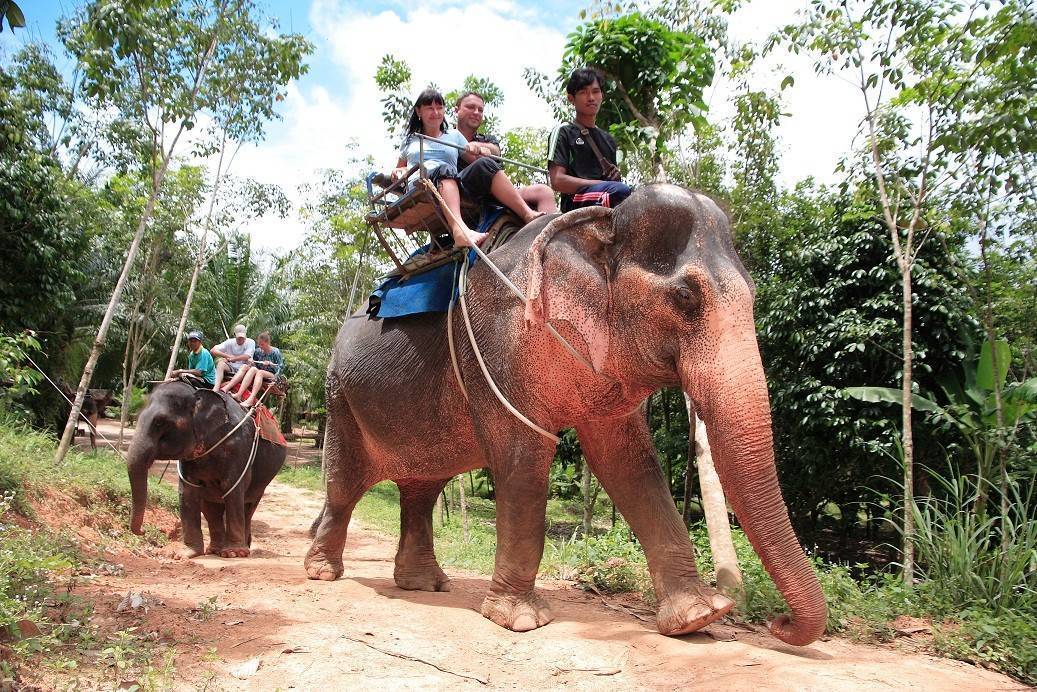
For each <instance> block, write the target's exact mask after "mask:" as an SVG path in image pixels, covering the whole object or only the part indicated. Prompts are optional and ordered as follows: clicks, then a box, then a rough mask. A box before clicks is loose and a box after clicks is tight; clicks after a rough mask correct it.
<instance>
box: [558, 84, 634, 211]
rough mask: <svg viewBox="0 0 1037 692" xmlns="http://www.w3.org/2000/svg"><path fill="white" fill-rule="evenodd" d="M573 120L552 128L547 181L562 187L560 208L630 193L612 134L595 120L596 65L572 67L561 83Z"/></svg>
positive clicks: (612, 202) (614, 200)
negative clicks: (617, 162)
mask: <svg viewBox="0 0 1037 692" xmlns="http://www.w3.org/2000/svg"><path fill="white" fill-rule="evenodd" d="M565 91H566V96H567V98H568V99H569V103H571V104H572V105H573V108H575V109H576V120H574V121H573V122H571V123H568V124H566V125H559V126H558V127H556V128H555V129H554V132H552V133H551V141H550V143H549V144H548V152H547V168H548V172H549V174H550V176H551V187H553V188H554V189H555V190H557V191H558V192H560V193H562V211H571V210H572V209H579V208H580V207H597V206H600V207H609V208H614V207H615V206H616V205H617V204H619V203H620V202H622V201H623V200H625V199H626V198H627V197H629V196H630V192H631V188H630V186H629V185H627V184H626V183H624V182H623V181H622V179H621V177H620V173H619V168H618V167H617V166H616V148H617V147H616V140H615V139H613V138H612V135H610V134H609V133H608V132H605V131H604V130H602V129H601V128H598V127H596V126H595V124H594V123H595V120H596V119H597V117H598V110H599V109H600V108H601V101H602V96H603V94H602V78H601V75H600V74H598V72H597V71H595V70H592V69H588V68H582V69H579V70H575V71H573V73H572V75H570V77H569V81H568V83H567V84H566V85H565Z"/></svg>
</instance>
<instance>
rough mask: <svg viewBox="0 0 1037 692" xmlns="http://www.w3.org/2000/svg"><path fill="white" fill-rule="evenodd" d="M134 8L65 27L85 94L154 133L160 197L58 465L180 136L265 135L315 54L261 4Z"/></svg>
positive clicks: (136, 4) (133, 246)
mask: <svg viewBox="0 0 1037 692" xmlns="http://www.w3.org/2000/svg"><path fill="white" fill-rule="evenodd" d="M129 9H131V10H132V11H128V12H127V11H122V8H121V6H116V5H112V4H110V3H107V2H103V1H101V0H97V1H95V2H91V3H89V4H87V5H86V6H85V7H83V8H82V9H81V10H79V11H78V12H77V13H76V14H75V15H74V16H73V17H72V18H71V19H69V20H68V21H66V22H64V23H63V25H62V27H61V29H60V33H61V38H62V41H63V42H64V45H65V47H66V49H67V50H68V52H69V53H70V54H71V55H73V56H74V57H75V58H76V60H77V61H78V62H79V64H81V65H82V66H83V80H84V88H85V89H86V92H87V93H88V94H89V95H91V96H92V97H94V98H96V99H97V102H98V104H99V105H100V106H102V107H105V108H110V109H114V110H117V111H119V112H121V113H125V114H127V116H128V117H130V116H132V117H136V118H137V119H138V122H139V123H140V124H141V125H142V126H143V127H144V128H145V129H146V131H147V132H149V134H150V137H149V139H148V141H147V148H146V150H145V151H142V152H139V153H140V160H141V161H143V162H144V163H145V169H146V170H147V171H148V173H149V175H150V179H151V192H150V194H149V197H148V202H147V205H146V206H145V208H144V211H143V213H142V214H141V216H140V219H139V221H138V223H137V229H136V232H135V233H134V236H133V240H132V241H131V242H130V246H129V251H128V252H127V254H126V260H125V262H124V264H123V271H122V273H121V274H120V276H119V279H118V281H117V282H116V284H115V289H114V290H113V291H112V295H111V299H110V300H109V303H108V307H107V309H106V311H105V314H104V317H103V319H102V320H101V325H100V327H99V329H98V332H97V336H96V338H95V340H94V344H93V347H92V349H91V352H90V356H89V358H88V359H87V362H86V365H85V367H84V368H83V376H82V378H81V380H80V382H79V388H78V391H77V393H76V400H75V402H74V404H73V407H72V411H71V414H70V416H69V419H68V422H67V424H66V425H65V431H64V434H63V435H62V438H61V442H60V444H59V445H58V449H57V452H56V454H55V461H57V462H60V461H61V460H62V459H63V458H64V456H65V453H66V452H67V450H68V447H69V444H70V443H71V440H72V435H73V433H74V432H75V426H76V421H77V420H78V417H79V410H80V407H81V406H82V403H83V398H84V397H85V395H86V389H87V387H88V386H89V384H90V380H91V377H92V375H93V370H94V367H95V366H96V364H97V361H98V358H99V357H100V355H101V352H102V350H103V349H104V345H105V341H106V339H107V336H108V330H109V328H110V326H111V323H112V319H113V317H114V316H115V311H116V307H117V306H118V305H119V302H120V300H121V299H122V293H123V290H124V288H125V285H126V281H127V277H128V275H129V272H130V269H131V267H132V266H133V265H134V262H135V260H136V257H137V253H138V251H139V249H140V245H141V241H142V239H143V237H144V233H145V230H146V229H147V227H148V222H149V220H150V218H151V215H152V213H153V212H154V209H155V205H156V204H157V202H158V198H159V194H160V191H161V189H162V183H163V180H164V178H165V175H166V171H167V169H168V167H169V163H170V161H171V159H172V156H173V154H174V152H175V151H176V150H177V145H178V143H179V142H180V140H181V137H182V136H183V135H184V133H185V132H187V131H188V130H191V129H193V128H194V126H195V123H196V122H197V121H198V118H199V116H200V115H202V114H207V115H210V116H214V120H216V121H217V122H220V123H229V124H230V126H232V127H233V128H234V131H233V132H232V135H239V136H242V137H244V136H247V133H251V132H261V131H262V127H263V123H264V122H265V121H267V120H269V119H270V118H271V117H273V116H274V110H273V108H274V103H275V101H277V100H280V99H281V98H283V88H284V85H285V84H286V83H287V82H288V80H290V79H293V78H296V77H298V76H299V75H300V74H301V73H302V72H303V69H304V68H303V64H302V59H303V57H304V56H305V55H306V53H308V52H309V50H310V46H309V44H308V43H307V42H306V40H305V39H303V38H302V37H301V36H297V35H287V36H281V35H274V36H271V35H270V34H269V33H268V32H267V30H266V27H265V26H264V23H265V22H264V20H263V17H262V16H261V15H260V13H259V12H258V10H257V9H256V5H255V4H254V3H253V2H252V0H220V1H219V2H217V3H216V4H215V5H211V4H210V3H207V2H201V0H181V1H176V0H163V1H162V2H144V0H133V1H132V2H130V3H129ZM233 85H247V87H245V88H242V89H238V88H236V87H234V86H233ZM231 113H233V114H240V117H239V116H238V115H235V116H231V115H228V114H231Z"/></svg>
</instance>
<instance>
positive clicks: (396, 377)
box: [305, 185, 825, 644]
mask: <svg viewBox="0 0 1037 692" xmlns="http://www.w3.org/2000/svg"><path fill="white" fill-rule="evenodd" d="M491 258H492V259H493V261H494V262H495V263H496V264H497V265H498V266H499V267H500V268H501V270H502V271H504V272H505V274H507V275H509V276H510V278H511V279H512V280H513V281H514V282H515V283H516V284H517V285H519V286H526V287H527V290H528V296H529V298H530V299H529V301H528V302H527V304H525V305H523V304H521V303H520V302H519V301H517V300H516V299H515V298H514V296H513V295H512V294H511V293H510V292H509V291H508V290H507V289H506V288H505V287H503V286H502V285H501V283H500V282H499V281H498V280H497V279H496V278H495V277H494V276H493V275H492V274H491V273H490V272H489V270H488V269H487V268H486V267H485V266H484V265H482V264H479V265H476V266H475V267H474V268H473V269H472V271H471V277H470V279H471V285H470V289H469V292H468V303H469V310H470V316H471V321H472V324H473V328H474V332H475V338H476V341H477V343H478V344H479V345H480V350H481V351H482V354H483V357H484V358H485V360H486V365H487V368H488V369H489V370H490V372H491V374H492V375H493V377H494V379H495V381H496V382H497V385H498V386H499V387H500V389H501V390H502V391H503V392H504V395H505V396H506V397H507V398H508V400H509V401H510V402H511V403H512V404H513V405H515V406H516V407H517V408H518V409H519V410H520V411H521V412H522V413H523V414H525V415H526V416H528V417H529V418H530V419H532V420H534V421H536V422H537V424H539V425H541V426H543V427H545V428H546V429H548V430H552V431H555V430H561V429H563V428H566V427H575V428H576V431H577V435H578V436H579V439H580V442H581V444H582V446H583V450H584V453H585V455H586V457H587V461H588V463H589V464H590V466H591V468H592V470H593V471H594V473H595V475H596V476H597V477H598V478H599V479H600V480H601V482H602V484H603V485H604V487H605V489H606V491H607V492H608V493H609V495H610V497H612V498H613V500H614V501H615V502H616V505H617V507H618V508H619V510H620V511H621V512H622V514H623V516H624V518H625V519H626V520H627V521H628V522H629V524H630V526H631V528H632V529H633V530H634V532H635V533H636V534H637V536H638V538H639V540H640V542H641V545H642V546H643V547H644V550H645V554H646V556H647V558H648V565H649V570H650V571H651V574H652V579H653V584H654V586H655V591H656V595H657V597H658V600H659V610H658V617H657V623H658V628H659V631H660V632H662V633H664V634H681V633H685V632H690V631H694V630H696V629H699V628H701V627H703V626H705V625H707V624H709V623H710V622H712V621H714V620H716V619H717V618H719V617H721V616H723V615H724V613H726V612H728V611H729V610H730V609H731V608H732V607H733V605H734V603H733V602H732V601H731V600H730V599H728V598H727V597H725V596H723V595H721V594H718V593H717V592H716V591H715V590H714V589H712V588H711V587H709V586H708V585H706V584H705V583H703V582H702V580H701V579H700V578H699V576H698V572H697V568H696V565H695V559H694V554H693V548H692V545H691V542H690V540H689V537H688V533H687V531H686V529H685V528H684V525H683V523H682V521H681V518H680V517H679V515H678V514H677V512H676V509H675V507H674V503H673V501H672V497H671V496H670V492H669V488H668V487H667V484H666V481H665V479H664V478H663V477H662V473H661V471H660V467H659V464H658V460H657V457H656V454H655V450H654V447H653V444H652V440H651V436H650V434H649V431H648V429H647V426H646V424H645V422H644V417H643V415H642V413H641V412H640V409H639V407H640V405H641V403H642V402H643V401H644V399H645V397H646V396H648V395H649V394H651V393H652V392H653V391H655V390H657V389H659V388H660V387H666V386H674V385H681V386H682V387H683V388H684V389H685V391H687V392H688V393H689V395H690V396H691V397H692V399H693V400H694V402H695V404H696V406H697V407H698V409H699V412H700V415H701V416H702V418H703V420H704V421H705V423H706V426H707V429H708V432H709V435H710V441H711V443H712V445H713V449H714V454H715V456H716V461H717V469H718V472H719V474H720V477H721V482H722V483H723V484H724V487H725V490H726V491H727V493H728V497H729V498H730V501H731V503H732V506H733V507H734V508H735V511H736V513H737V515H738V517H739V520H740V522H741V524H742V527H743V528H744V529H745V531H746V533H747V535H748V536H749V538H750V540H751V541H752V543H753V546H754V548H755V549H756V550H757V552H758V553H759V554H760V556H761V558H762V560H763V562H764V564H765V566H766V567H767V569H768V571H769V572H770V574H771V575H772V577H773V578H774V579H775V582H776V583H777V585H778V587H779V589H780V590H781V591H782V593H783V595H784V596H785V598H786V599H787V600H788V602H789V605H790V606H791V609H792V612H793V616H792V618H791V619H779V620H777V621H776V622H775V624H774V626H773V627H772V631H773V632H774V633H775V635H776V636H778V637H779V638H781V639H783V640H785V641H787V642H790V643H794V644H806V643H809V642H810V641H813V640H814V639H816V638H817V636H819V635H820V633H821V632H822V631H823V629H824V622H825V605H824V598H823V596H822V595H821V592H820V588H819V586H818V584H817V580H816V577H815V576H814V575H813V573H812V571H811V570H810V566H809V563H808V562H807V561H806V558H805V556H804V555H803V552H802V549H801V548H800V547H799V544H798V542H797V540H796V537H795V535H794V533H793V532H792V527H791V523H790V521H789V517H788V513H787V511H786V509H785V506H784V503H783V502H782V499H781V493H780V490H779V488H778V483H777V474H776V470H775V466H774V452H773V446H772V440H771V432H770V412H769V403H768V398H767V387H766V382H765V380H764V375H763V367H762V364H761V361H760V356H759V351H758V349H757V346H756V339H755V333H754V329H753V316H752V300H753V288H752V283H751V280H750V279H749V278H748V275H746V274H745V272H744V269H743V268H742V267H741V263H740V262H739V260H738V258H737V256H736V255H735V254H734V250H733V248H732V246H731V240H730V234H729V230H728V226H727V221H726V218H725V217H724V216H723V214H722V213H721V212H720V210H719V209H718V208H717V207H716V205H715V204H713V203H712V202H711V201H710V200H708V199H707V198H705V197H702V196H700V195H696V194H694V193H691V192H689V191H686V190H683V189H681V188H677V187H675V186H663V185H651V186H645V187H643V188H640V189H638V190H637V191H635V193H634V194H633V195H631V197H630V198H629V199H628V200H627V201H626V202H624V204H623V205H622V206H621V207H619V208H618V209H617V210H615V211H611V210H605V209H585V210H578V211H576V212H571V213H569V214H566V215H564V216H561V217H556V218H554V219H550V220H549V219H543V220H541V221H535V222H533V223H532V224H530V225H529V226H527V227H526V228H525V229H523V230H522V231H520V232H519V233H518V234H517V235H516V236H515V237H514V238H513V239H512V240H511V241H509V243H507V244H505V245H504V246H502V247H501V248H499V249H497V250H495V251H494V252H493V253H492V254H491ZM545 320H549V321H550V322H551V324H552V325H553V326H554V327H555V328H556V329H557V330H558V332H559V333H561V334H562V335H563V336H564V337H565V338H566V339H567V340H568V341H569V343H571V344H572V345H573V347H574V348H576V349H577V350H578V351H579V352H580V353H581V354H582V355H583V356H584V358H586V359H587V360H589V361H590V362H591V363H592V364H593V367H594V372H591V371H590V370H588V369H587V368H586V367H585V366H584V365H582V364H580V363H579V362H578V361H577V360H576V359H575V358H573V356H572V355H571V354H569V353H568V352H567V351H566V350H565V349H564V348H563V347H562V346H561V345H560V344H559V343H558V342H557V341H556V340H555V339H554V338H553V337H552V336H551V335H550V334H549V333H548V332H547V331H546V329H544V328H543V322H544V321H545ZM447 328H448V327H447V325H446V322H445V319H444V317H443V316H441V315H436V316H426V317H425V318H423V319H417V318H416V319H411V320H408V321H404V320H401V321H391V320H387V321H372V320H367V319H364V318H363V317H362V316H355V317H353V318H351V319H350V320H347V322H346V324H345V325H343V329H342V331H341V332H340V334H339V338H338V341H337V343H336V347H335V350H334V353H333V356H332V362H331V365H330V366H329V370H328V384H327V394H328V396H327V401H328V409H329V427H328V441H327V447H326V457H325V467H326V470H327V474H328V482H327V501H326V503H325V509H324V511H323V512H322V514H321V516H320V517H319V518H318V520H317V521H316V522H315V523H314V529H313V530H314V541H313V544H312V546H311V548H310V551H309V553H308V554H307V556H306V560H305V566H306V570H307V574H308V575H309V576H310V577H311V578H314V579H335V578H337V577H339V576H340V575H341V574H342V550H343V548H344V545H345V538H346V531H347V527H348V523H349V517H350V515H351V513H352V509H353V507H354V506H355V504H356V502H357V501H358V500H359V498H360V497H361V496H362V495H363V493H364V491H365V490H366V489H367V488H369V487H370V486H371V485H373V484H374V483H377V482H378V481H380V480H383V479H392V480H394V481H396V482H397V484H398V485H399V486H400V490H401V539H400V547H399V550H398V552H397V555H396V576H397V584H398V585H400V586H401V587H402V588H412V589H423V590H429V591H439V590H445V589H446V588H449V580H448V579H447V577H446V575H445V574H444V573H443V572H442V570H441V569H440V568H439V565H438V564H437V563H436V560H435V553H434V550H433V545H432V533H431V512H432V507H433V505H434V503H435V498H436V496H437V494H438V493H439V491H440V490H441V489H442V487H443V485H444V483H445V482H446V480H447V479H449V478H450V477H452V476H454V475H456V474H458V473H461V472H464V471H467V470H469V469H473V468H481V467H489V468H490V469H491V470H492V472H493V476H494V481H495V485H496V490H497V533H498V542H497V555H496V564H495V570H494V576H493V581H492V583H491V587H490V592H489V594H488V595H487V597H486V600H485V601H484V602H483V606H482V612H483V614H484V615H485V616H486V617H487V618H489V619H491V620H493V621H494V622H496V623H498V624H500V625H501V626H503V627H507V628H509V629H512V630H515V631H525V630H529V629H533V628H536V627H539V626H541V625H544V624H546V623H547V622H549V621H550V619H551V612H550V607H549V605H548V604H547V603H546V602H545V601H544V600H543V599H542V598H540V596H539V595H537V593H536V591H535V590H534V582H535V578H536V573H537V568H538V564H539V561H540V558H541V555H542V552H543V547H544V533H543V525H544V513H545V508H546V502H547V472H548V469H549V466H550V462H551V458H552V456H553V453H554V445H553V444H552V443H551V442H550V441H548V440H546V439H545V438H543V437H541V436H540V435H538V434H537V433H535V432H533V431H532V430H530V429H529V428H527V427H525V426H524V425H522V424H521V423H520V422H518V421H517V419H516V418H514V417H513V416H511V415H509V414H508V413H507V412H505V411H504V409H503V407H502V406H501V405H500V403H499V402H498V401H497V399H496V398H495V397H494V395H493V394H492V393H491V392H490V391H489V388H488V387H487V385H486V384H485V382H484V380H483V376H482V374H481V372H480V370H479V367H478V365H477V363H476V360H475V357H474V352H473V350H472V348H471V346H470V345H469V342H468V337H467V333H466V331H465V327H464V326H463V323H462V322H461V318H460V315H458V314H456V313H455V316H454V321H453V323H452V324H451V325H450V326H449V328H450V329H451V330H452V332H453V336H454V341H455V344H457V348H458V359H459V365H460V369H461V372H462V376H463V378H464V382H465V386H466V388H467V390H468V399H467V400H466V399H465V398H464V396H463V395H462V393H461V390H460V388H459V387H458V385H457V383H456V381H455V379H454V376H453V373H452V371H451V368H450V361H449V355H448V351H447V348H446V335H445V332H446V329H447Z"/></svg>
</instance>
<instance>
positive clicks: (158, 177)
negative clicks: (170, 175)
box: [54, 149, 172, 464]
mask: <svg viewBox="0 0 1037 692" xmlns="http://www.w3.org/2000/svg"><path fill="white" fill-rule="evenodd" d="M171 155H172V149H170V151H169V152H167V153H166V154H165V155H164V156H163V157H162V165H161V166H160V167H159V169H158V172H156V174H155V176H154V177H153V178H152V184H151V194H150V195H149V197H148V203H147V206H145V208H144V214H142V215H141V218H140V222H139V223H138V224H137V231H136V232H135V233H134V234H133V241H132V242H131V243H130V249H129V252H127V253H126V261H125V262H124V263H123V266H122V273H121V274H119V280H118V281H117V282H116V283H115V289H114V290H113V291H112V297H111V299H110V300H109V301H108V308H107V309H106V310H105V312H104V318H103V319H102V320H101V326H100V328H99V329H98V330H97V336H96V337H95V338H94V345H93V348H91V349H90V357H89V358H88V359H87V361H86V367H84V368H83V376H82V377H81V378H80V380H79V389H78V390H76V400H75V402H74V403H73V404H72V411H71V412H70V413H69V416H68V421H67V422H66V423H65V432H64V433H63V434H62V435H61V442H60V443H59V444H58V449H57V451H56V452H55V454H54V463H55V464H60V463H61V462H62V461H63V460H64V459H65V455H66V454H67V453H68V448H69V447H70V446H71V444H72V437H73V435H75V432H76V425H77V423H78V422H79V412H80V411H81V410H82V409H83V399H85V398H86V390H87V389H88V388H89V387H90V380H91V379H92V378H93V376H94V368H95V367H96V366H97V360H98V359H99V358H100V357H101V351H102V350H103V349H104V344H105V341H106V340H107V339H108V329H109V328H110V327H111V326H112V319H113V318H114V317H115V309H116V308H117V307H118V306H119V301H120V300H121V299H122V292H123V289H125V288H126V279H127V277H128V276H129V274H130V268H131V267H132V266H133V263H134V261H135V260H136V259H137V252H138V251H139V250H140V243H141V240H142V239H143V238H144V231H145V230H147V227H148V221H149V220H150V219H151V215H152V214H153V213H154V211H155V205H156V204H157V203H158V195H159V192H160V191H161V188H162V181H163V179H164V178H165V176H166V169H167V168H168V167H169V160H170V157H171Z"/></svg>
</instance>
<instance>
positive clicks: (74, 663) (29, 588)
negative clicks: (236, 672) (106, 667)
mask: <svg viewBox="0 0 1037 692" xmlns="http://www.w3.org/2000/svg"><path fill="white" fill-rule="evenodd" d="M54 449H55V441H54V439H53V438H52V437H50V436H48V435H45V434H42V433H39V432H36V431H33V430H30V429H28V428H26V427H25V426H23V425H21V424H18V423H16V422H12V421H11V420H9V419H3V420H0V640H3V641H6V642H8V643H9V646H10V651H11V653H12V657H10V658H5V659H3V660H0V688H6V687H5V686H7V687H14V688H15V689H17V687H18V671H19V670H20V669H21V668H22V667H24V666H28V665H33V666H40V665H42V666H44V667H46V668H47V669H49V670H52V671H54V672H55V673H58V674H60V673H62V672H65V673H68V674H70V675H75V671H76V670H77V668H78V666H79V665H80V664H81V663H82V662H83V661H84V660H85V659H84V658H83V655H82V652H84V651H86V650H97V649H103V654H104V655H105V656H107V657H109V658H111V660H110V661H106V662H107V663H109V664H110V665H111V667H112V669H113V672H114V674H115V675H116V679H114V680H113V681H111V682H112V687H116V686H118V685H119V683H120V682H122V681H123V680H124V679H127V678H138V679H140V680H141V681H142V685H143V686H144V687H145V688H149V689H157V688H162V687H165V686H166V685H167V683H168V680H170V679H171V670H172V659H171V658H169V656H166V657H165V658H164V659H163V658H162V657H161V656H157V657H156V655H155V652H156V649H155V647H154V645H153V642H151V641H150V640H148V639H146V638H144V637H142V636H139V635H137V634H135V633H133V632H132V631H130V630H126V631H123V632H115V633H112V634H105V633H104V632H102V631H101V629H100V627H99V625H98V624H96V623H93V622H91V621H90V615H91V611H92V609H91V607H90V605H89V604H88V603H85V602H84V601H82V600H80V599H78V598H77V597H75V596H73V595H71V594H72V593H73V590H74V587H75V584H76V582H77V580H79V579H80V578H81V577H80V576H79V573H80V572H81V571H82V570H83V569H88V568H89V567H90V566H91V565H92V564H93V563H95V562H98V561H99V559H98V558H91V557H89V556H88V555H87V554H86V553H85V552H84V551H83V549H82V547H81V546H80V545H79V543H78V541H77V539H76V537H75V535H74V534H73V533H71V532H70V531H67V530H61V531H51V530H48V529H46V528H43V527H34V528H28V529H26V528H22V527H21V526H20V525H19V524H18V523H16V522H15V521H14V516H15V515H16V514H18V515H21V516H23V517H26V518H29V519H32V518H33V515H34V512H33V510H32V504H33V501H34V500H40V499H42V498H43V497H44V496H45V495H46V494H47V492H48V491H52V492H60V493H63V494H65V495H69V496H71V497H72V498H74V499H75V500H76V501H77V502H78V503H79V504H80V505H82V506H83V507H84V511H85V512H88V513H90V514H91V515H92V516H94V517H97V518H98V519H99V521H98V526H107V527H108V528H107V529H105V530H104V531H103V533H104V538H103V539H102V541H103V542H105V543H106V544H107V543H108V542H119V543H125V544H129V545H131V546H137V545H140V544H141V543H152V544H156V543H161V542H164V540H165V538H164V536H162V535H161V534H160V533H158V532H154V533H152V534H149V535H146V536H144V537H143V538H139V537H137V536H134V535H133V534H131V533H130V532H129V530H128V526H127V524H128V522H127V517H128V513H129V502H130V487H129V480H128V478H127V475H126V467H125V463H124V462H123V461H122V460H121V459H120V458H119V457H118V456H116V455H115V454H113V453H110V452H98V453H96V454H94V453H87V454H84V453H81V452H78V451H76V450H72V451H71V452H69V454H68V456H67V457H66V459H65V462H64V463H62V464H61V465H58V466H55V465H54V463H53V458H54ZM149 498H150V502H152V503H154V504H158V505H161V506H163V507H166V508H168V509H171V510H174V511H175V510H176V509H177V503H178V501H177V493H176V489H175V488H171V487H168V486H160V485H158V484H157V483H156V482H155V481H154V480H153V481H152V482H151V488H150V489H149ZM25 621H28V622H30V623H32V626H33V627H34V630H33V631H32V633H30V634H29V635H28V636H26V635H24V634H23V632H22V631H21V629H20V628H19V623H22V627H25V626H26V625H25ZM131 629H132V628H131ZM158 660H164V663H163V664H162V666H161V667H160V668H155V667H154V666H153V665H152V661H158Z"/></svg>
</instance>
